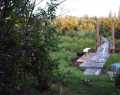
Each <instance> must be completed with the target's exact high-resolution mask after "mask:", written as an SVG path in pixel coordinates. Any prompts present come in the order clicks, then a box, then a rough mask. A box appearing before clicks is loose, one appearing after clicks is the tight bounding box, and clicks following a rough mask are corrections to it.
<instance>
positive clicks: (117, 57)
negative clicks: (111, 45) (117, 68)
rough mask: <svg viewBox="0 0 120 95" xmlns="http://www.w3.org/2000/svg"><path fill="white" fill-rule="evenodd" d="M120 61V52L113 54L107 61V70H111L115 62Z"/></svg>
mask: <svg viewBox="0 0 120 95" xmlns="http://www.w3.org/2000/svg"><path fill="white" fill-rule="evenodd" d="M117 62H120V53H119V54H111V55H110V56H109V57H108V58H107V59H106V62H105V65H104V68H105V69H106V70H111V65H112V64H113V63H117Z"/></svg>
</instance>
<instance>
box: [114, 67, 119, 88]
mask: <svg viewBox="0 0 120 95" xmlns="http://www.w3.org/2000/svg"><path fill="white" fill-rule="evenodd" d="M114 79H115V80H114V84H115V87H116V88H117V89H119V90H120V69H118V71H117V72H116V74H115V78H114Z"/></svg>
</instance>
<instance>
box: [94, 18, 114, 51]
mask: <svg viewBox="0 0 120 95" xmlns="http://www.w3.org/2000/svg"><path fill="white" fill-rule="evenodd" d="M111 30H112V33H111V34H112V36H110V37H109V47H108V48H109V53H114V52H115V43H114V20H112V26H111ZM102 44H103V36H99V22H98V21H97V22H96V41H95V47H94V49H95V52H96V51H97V49H98V48H99V46H101V45H102Z"/></svg>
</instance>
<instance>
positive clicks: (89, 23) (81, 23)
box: [54, 16, 120, 34]
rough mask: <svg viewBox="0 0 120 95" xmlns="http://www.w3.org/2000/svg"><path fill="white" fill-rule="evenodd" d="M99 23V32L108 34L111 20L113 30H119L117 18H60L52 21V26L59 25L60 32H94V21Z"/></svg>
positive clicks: (119, 21)
mask: <svg viewBox="0 0 120 95" xmlns="http://www.w3.org/2000/svg"><path fill="white" fill-rule="evenodd" d="M97 20H98V21H99V23H100V31H101V32H106V33H108V34H109V33H110V32H111V23H112V20H114V22H115V28H116V29H117V28H120V18H119V17H101V18H97V17H75V16H60V17H57V18H56V20H55V21H54V24H59V28H60V30H61V31H79V30H89V31H94V30H95V24H96V21H97Z"/></svg>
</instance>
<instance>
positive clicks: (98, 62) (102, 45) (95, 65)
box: [76, 21, 115, 75]
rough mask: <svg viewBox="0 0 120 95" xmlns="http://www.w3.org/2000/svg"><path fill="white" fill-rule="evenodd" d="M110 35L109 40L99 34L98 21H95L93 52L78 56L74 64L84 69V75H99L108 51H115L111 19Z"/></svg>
mask: <svg viewBox="0 0 120 95" xmlns="http://www.w3.org/2000/svg"><path fill="white" fill-rule="evenodd" d="M111 28H112V29H111V30H112V33H111V34H112V36H110V38H109V40H107V39H105V38H103V37H102V36H99V23H98V22H97V23H96V43H95V47H94V49H95V52H94V53H89V54H88V55H87V56H86V55H83V56H82V57H80V58H79V59H78V60H77V61H76V64H77V65H78V64H79V69H81V70H84V71H85V72H84V74H85V75H99V74H100V72H101V70H102V69H103V66H104V64H105V62H106V58H107V57H108V56H109V54H110V53H114V52H115V45H114V21H112V27H111Z"/></svg>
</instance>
